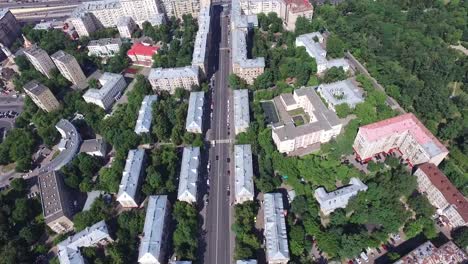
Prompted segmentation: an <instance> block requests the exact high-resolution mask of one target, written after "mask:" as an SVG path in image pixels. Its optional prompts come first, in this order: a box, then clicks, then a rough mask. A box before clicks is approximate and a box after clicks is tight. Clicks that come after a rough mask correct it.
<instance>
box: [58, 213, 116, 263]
mask: <svg viewBox="0 0 468 264" xmlns="http://www.w3.org/2000/svg"><path fill="white" fill-rule="evenodd" d="M112 242H114V240H113V239H112V238H111V237H110V235H109V230H108V229H107V225H106V222H104V220H103V221H100V222H97V223H96V224H94V225H92V226H90V227H87V228H85V229H84V230H82V231H80V232H78V233H76V234H75V235H73V236H69V237H68V238H67V239H65V240H64V241H62V242H60V243H59V244H58V245H57V249H58V252H57V255H58V259H59V261H60V264H71V263H73V264H84V263H85V259H84V258H83V255H81V252H80V249H81V248H83V247H97V246H104V245H107V244H109V243H112Z"/></svg>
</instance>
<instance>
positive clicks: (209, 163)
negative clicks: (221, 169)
mask: <svg viewBox="0 0 468 264" xmlns="http://www.w3.org/2000/svg"><path fill="white" fill-rule="evenodd" d="M210 168H211V161H208V165H206V169H207V170H208V172H210Z"/></svg>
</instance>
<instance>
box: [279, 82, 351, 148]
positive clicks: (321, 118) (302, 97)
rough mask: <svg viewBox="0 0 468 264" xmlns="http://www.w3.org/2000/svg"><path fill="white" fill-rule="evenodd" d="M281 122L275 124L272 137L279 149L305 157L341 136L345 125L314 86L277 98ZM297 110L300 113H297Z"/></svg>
mask: <svg viewBox="0 0 468 264" xmlns="http://www.w3.org/2000/svg"><path fill="white" fill-rule="evenodd" d="M273 101H274V104H275V106H276V109H277V110H278V114H279V117H280V122H278V123H276V124H273V126H272V138H273V141H274V142H275V144H276V147H277V149H278V151H279V152H281V153H287V154H288V155H291V156H302V155H305V154H309V153H311V152H313V151H316V150H318V149H319V148H320V144H322V143H326V142H329V141H330V140H331V139H332V138H334V137H336V136H338V135H339V134H340V132H341V128H342V127H343V125H342V123H341V121H340V120H339V118H338V116H337V115H336V113H335V112H333V111H332V110H330V109H328V108H327V107H326V106H325V105H324V104H323V102H322V100H321V99H320V97H319V96H318V95H317V93H316V92H315V90H314V88H313V87H303V88H301V89H296V90H294V92H293V94H282V95H280V96H278V97H275V98H274V99H273ZM295 112H297V113H295Z"/></svg>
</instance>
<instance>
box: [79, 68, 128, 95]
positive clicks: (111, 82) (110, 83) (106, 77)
mask: <svg viewBox="0 0 468 264" xmlns="http://www.w3.org/2000/svg"><path fill="white" fill-rule="evenodd" d="M121 80H124V77H123V75H121V74H118V73H111V72H105V73H104V74H103V75H101V77H100V78H99V82H100V83H101V84H102V87H101V88H100V89H94V88H91V89H88V91H86V93H85V94H84V95H83V97H88V98H94V99H96V100H103V98H104V97H106V96H107V95H108V94H109V93H110V92H111V91H112V90H113V88H114V86H116V85H117V84H118V83H119V82H120V81H121ZM117 92H121V91H117Z"/></svg>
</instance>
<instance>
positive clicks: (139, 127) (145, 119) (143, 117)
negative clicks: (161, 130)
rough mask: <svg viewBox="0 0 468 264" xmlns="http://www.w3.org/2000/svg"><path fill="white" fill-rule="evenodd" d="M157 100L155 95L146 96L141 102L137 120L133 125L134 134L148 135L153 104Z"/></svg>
mask: <svg viewBox="0 0 468 264" xmlns="http://www.w3.org/2000/svg"><path fill="white" fill-rule="evenodd" d="M157 100H158V96H157V95H147V96H145V98H144V99H143V101H142V102H141V107H140V111H138V119H137V122H136V125H135V133H137V134H141V133H148V132H150V128H151V121H153V103H154V102H156V101H157Z"/></svg>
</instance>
